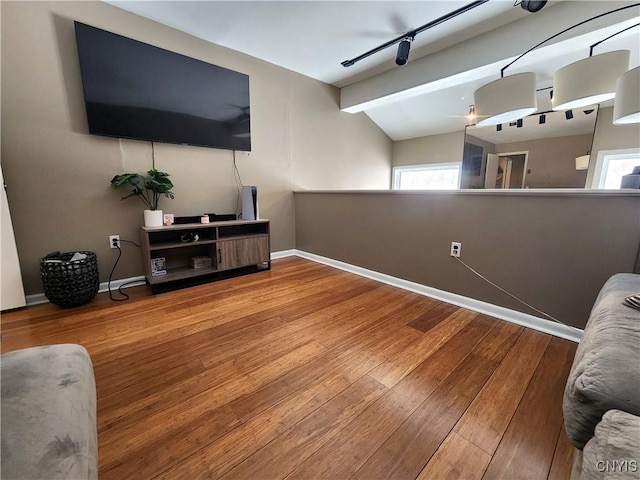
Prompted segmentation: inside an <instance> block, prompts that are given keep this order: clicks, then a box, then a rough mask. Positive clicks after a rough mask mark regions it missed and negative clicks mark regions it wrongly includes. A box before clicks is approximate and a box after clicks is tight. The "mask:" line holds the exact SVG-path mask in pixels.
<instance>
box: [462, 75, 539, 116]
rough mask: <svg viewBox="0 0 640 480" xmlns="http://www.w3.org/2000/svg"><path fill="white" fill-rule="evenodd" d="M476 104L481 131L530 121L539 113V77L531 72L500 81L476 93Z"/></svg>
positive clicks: (489, 84) (481, 88)
mask: <svg viewBox="0 0 640 480" xmlns="http://www.w3.org/2000/svg"><path fill="white" fill-rule="evenodd" d="M473 100H474V104H475V106H476V118H477V119H478V122H477V123H476V126H478V127H486V126H489V125H497V124H499V123H507V122H512V121H514V120H518V119H519V118H523V117H526V116H527V115H530V114H532V113H533V112H535V111H536V110H537V109H538V103H537V100H536V75H535V73H533V72H527V73H518V74H516V75H510V76H508V77H503V78H500V79H498V80H495V81H493V82H491V83H488V84H486V85H484V86H482V87H480V88H479V89H478V90H476V91H475V93H474V94H473Z"/></svg>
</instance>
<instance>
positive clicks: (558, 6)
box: [109, 0, 640, 140]
mask: <svg viewBox="0 0 640 480" xmlns="http://www.w3.org/2000/svg"><path fill="white" fill-rule="evenodd" d="M109 3H112V4H114V5H116V6H118V7H120V8H123V9H125V10H128V11H130V12H132V13H135V14H138V15H141V16H144V17H147V18H149V19H152V20H155V21H157V22H159V23H162V24H165V25H168V26H171V27H174V28H177V29H179V30H182V31H184V32H186V33H189V34H192V35H194V36H197V37H200V38H203V39H205V40H207V41H210V42H212V43H215V44H218V45H222V46H225V47H228V48H231V49H233V50H237V51H239V52H242V53H246V54H248V55H251V56H254V57H257V58H260V59H262V60H265V61H268V62H270V63H273V64H276V65H279V66H282V67H284V68H287V69H290V70H293V71H296V72H298V73H301V74H304V75H307V76H310V77H312V78H315V79H317V80H320V81H323V82H326V83H329V84H332V85H335V86H337V87H340V88H341V108H342V109H343V110H344V111H346V112H350V113H356V112H362V111H363V112H365V113H366V114H367V115H368V116H369V117H370V118H371V119H372V120H373V121H374V122H376V123H377V124H378V125H379V126H380V128H382V129H383V130H384V131H385V132H386V133H387V135H389V137H391V138H392V139H393V140H405V139H409V138H415V137H421V136H426V135H434V134H440V133H447V132H453V131H460V130H463V129H464V127H465V125H466V123H467V120H466V118H465V116H466V114H467V113H468V110H469V105H470V104H472V103H473V92H474V91H475V90H476V89H477V88H478V87H480V86H482V85H484V84H486V83H488V82H490V81H492V80H495V79H497V78H499V76H500V69H501V68H502V67H504V66H505V65H506V64H507V63H509V62H510V61H512V60H514V59H515V58H516V57H517V56H518V55H519V54H521V53H523V52H524V51H526V50H528V49H529V48H531V47H533V46H534V45H536V44H537V43H539V42H541V41H542V40H544V39H545V38H547V37H550V36H552V35H554V34H556V33H559V32H560V31H562V30H564V29H566V28H568V27H570V26H572V25H575V24H576V23H579V22H581V21H582V20H586V19H588V18H590V17H593V16H596V15H599V14H602V13H604V12H608V11H612V10H615V9H617V8H620V7H624V6H629V5H633V4H634V2H629V1H622V2H619V1H580V0H565V1H550V2H548V4H547V5H546V6H545V7H544V8H543V9H542V10H541V11H539V12H537V13H528V12H526V11H525V10H523V9H522V8H520V7H519V6H514V3H513V1H512V0H492V1H489V2H487V3H484V4H482V5H480V6H478V7H476V8H474V9H472V10H470V11H468V12H466V13H463V14H461V15H459V16H457V17H455V18H454V19H452V20H449V21H447V22H444V23H442V24H439V25H437V26H435V27H433V28H431V29H429V30H427V31H425V32H423V33H421V34H419V35H418V36H416V38H415V40H414V42H413V43H412V46H411V52H410V57H409V63H408V64H407V65H405V66H403V67H398V66H396V64H395V61H394V59H395V56H396V50H397V47H390V48H388V49H386V50H384V51H382V52H379V53H376V54H374V55H372V56H370V57H368V58H366V59H364V60H362V61H361V62H359V63H357V64H355V65H354V66H351V67H348V68H345V67H343V66H342V65H341V62H342V61H344V60H348V59H351V58H354V57H356V56H358V55H360V54H362V53H364V52H366V51H368V50H370V49H372V48H374V47H377V46H378V45H380V44H382V43H385V42H387V41H388V40H391V39H393V38H395V37H397V36H399V35H402V34H404V33H405V32H407V31H409V30H411V29H415V28H417V27H419V26H421V25H423V24H426V23H428V22H430V21H432V20H434V19H437V18H439V17H442V16H443V15H446V14H448V13H449V12H451V11H453V10H456V9H458V8H460V7H462V6H464V5H466V4H468V3H469V1H466V0H465V1H459V0H447V1H409V2H405V1H154V0H149V1H111V0H110V1H109ZM639 18H640V7H638V6H635V7H633V8H628V9H625V10H622V11H620V12H618V13H615V14H611V15H606V16H603V17H601V18H599V19H597V20H594V21H590V22H588V23H586V24H585V25H583V26H581V27H578V28H575V29H572V30H571V31H569V32H567V33H566V34H564V35H561V36H559V37H557V38H556V39H553V40H552V41H549V42H547V43H546V44H545V45H543V46H541V47H540V48H538V49H536V50H534V51H533V52H532V53H531V54H528V55H527V56H525V57H524V58H522V59H521V60H519V61H518V62H516V63H515V64H514V65H513V66H512V67H510V68H509V69H508V70H507V71H505V75H510V74H513V73H519V72H524V71H534V72H536V75H537V86H538V88H546V87H549V86H551V85H552V83H553V73H554V71H555V70H557V69H558V68H560V67H562V66H564V65H567V64H569V63H571V62H574V61H577V60H580V59H582V58H585V57H587V56H588V54H589V46H590V45H592V44H594V43H596V42H598V41H600V40H603V39H604V38H606V37H608V36H609V35H612V34H613V33H616V32H618V31H620V30H622V29H623V28H626V27H629V26H632V25H634V24H636V23H638V20H639ZM639 45H640V28H638V27H636V28H631V29H630V30H628V31H627V32H625V33H623V34H620V35H617V36H616V37H614V38H612V39H611V40H608V41H606V42H604V43H603V44H602V45H600V46H598V47H597V49H596V50H595V51H594V54H598V53H604V52H607V51H612V50H617V49H629V50H631V65H630V66H631V67H635V66H638V65H639V64H640V48H639ZM547 98H548V97H546V96H545V95H541V96H539V99H540V103H541V104H539V108H540V109H543V110H544V109H548V108H549V107H550V104H545V101H548V100H546V99H547ZM565 126H569V122H567V123H566V125H565Z"/></svg>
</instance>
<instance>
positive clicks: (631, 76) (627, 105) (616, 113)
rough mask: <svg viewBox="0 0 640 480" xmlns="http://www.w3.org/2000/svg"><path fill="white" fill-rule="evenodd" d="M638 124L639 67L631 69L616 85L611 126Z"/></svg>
mask: <svg viewBox="0 0 640 480" xmlns="http://www.w3.org/2000/svg"><path fill="white" fill-rule="evenodd" d="M629 123H640V67H636V68H632V69H631V70H629V71H628V72H627V73H625V74H624V75H622V76H621V77H620V78H619V79H618V82H617V83H616V101H615V103H614V105H613V124H614V125H627V124H629Z"/></svg>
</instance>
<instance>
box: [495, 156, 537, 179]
mask: <svg viewBox="0 0 640 480" xmlns="http://www.w3.org/2000/svg"><path fill="white" fill-rule="evenodd" d="M496 155H498V158H500V157H508V156H510V155H524V166H523V170H522V185H520V187H519V188H524V184H525V183H526V181H527V167H528V166H529V150H524V151H522V152H507V153H497V154H496Z"/></svg>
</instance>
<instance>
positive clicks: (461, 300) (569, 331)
mask: <svg viewBox="0 0 640 480" xmlns="http://www.w3.org/2000/svg"><path fill="white" fill-rule="evenodd" d="M291 256H297V257H300V258H305V259H307V260H311V261H312V262H317V263H322V264H324V265H328V266H330V267H333V268H337V269H340V270H344V271H346V272H349V273H353V274H355V275H360V276H361V277H366V278H370V279H372V280H376V281H378V282H381V283H385V284H387V285H391V286H394V287H397V288H402V289H403V290H408V291H410V292H413V293H417V294H418V295H424V296H425V297H430V298H435V299H436V300H440V301H442V302H446V303H451V304H453V305H457V306H459V307H462V308H466V309H469V310H473V311H474V312H478V313H483V314H485V315H489V316H491V317H494V318H499V319H500V320H505V321H507V322H511V323H515V324H517V325H521V326H523V327H528V328H532V329H534V330H537V331H539V332H544V333H548V334H549V335H554V336H556V337H560V338H564V339H566V340H571V341H572V342H580V338H581V337H582V332H577V331H576V330H574V329H573V328H569V327H566V326H564V325H559V324H557V323H555V322H551V321H549V320H545V319H543V318H538V317H534V316H533V315H528V314H526V313H522V312H518V311H516V310H511V309H509V308H505V307H500V306H498V305H493V304H491V303H487V302H482V301H480V300H476V299H474V298H469V297H464V296H462V295H458V294H456V293H451V292H446V291H444V290H438V289H437V288H433V287H427V286H426V285H422V284H420V283H415V282H410V281H408V280H403V279H402V278H398V277H393V276H391V275H387V274H385V273H380V272H376V271H374V270H368V269H366V268H362V267H357V266H355V265H351V264H349V263H345V262H341V261H339V260H333V259H332V258H327V257H322V256H320V255H316V254H315V253H308V252H305V251H303V250H297V249H291V250H281V251H279V252H272V253H271V259H272V260H275V259H278V258H285V257H291ZM128 282H136V283H131V284H129V285H126V287H124V288H130V287H137V286H139V285H144V284H145V277H144V276H143V275H141V276H137V277H130V278H122V279H120V280H113V281H112V282H111V290H117V289H118V287H120V286H121V285H123V284H125V283H128ZM107 291H108V289H107V282H102V283H101V284H100V289H99V290H98V292H99V293H103V292H107ZM47 302H48V300H47V298H46V297H45V296H44V293H36V294H33V295H27V306H28V307H30V306H33V305H39V304H41V303H47Z"/></svg>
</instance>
